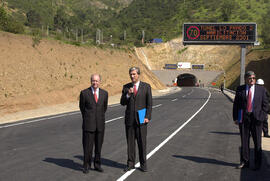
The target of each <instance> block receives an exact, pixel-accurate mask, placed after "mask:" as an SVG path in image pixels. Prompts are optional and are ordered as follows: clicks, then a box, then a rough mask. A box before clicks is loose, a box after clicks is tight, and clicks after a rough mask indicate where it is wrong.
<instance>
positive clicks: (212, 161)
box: [173, 155, 237, 167]
mask: <svg viewBox="0 0 270 181" xmlns="http://www.w3.org/2000/svg"><path fill="white" fill-rule="evenodd" d="M173 157H176V158H182V159H186V160H190V161H194V162H197V163H210V164H215V165H224V166H229V167H235V166H237V164H236V163H228V162H224V161H220V160H216V159H212V158H202V157H197V156H182V155H173Z"/></svg>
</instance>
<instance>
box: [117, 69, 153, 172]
mask: <svg viewBox="0 0 270 181" xmlns="http://www.w3.org/2000/svg"><path fill="white" fill-rule="evenodd" d="M129 75H130V79H131V83H128V84H126V85H124V86H123V90H122V96H121V100H120V103H121V105H123V106H126V112H125V128H126V139H127V152H128V160H127V167H126V168H125V169H124V171H129V170H131V169H134V168H135V155H136V154H135V139H136V140H137V144H138V150H139V160H140V169H141V171H143V172H147V165H146V135H147V123H148V122H149V120H151V112H152V92H151V86H150V85H149V84H147V83H145V82H142V81H140V79H139V76H140V69H139V68H138V67H132V68H130V69H129ZM144 108H145V109H146V114H145V118H144V123H142V124H140V122H139V118H138V112H137V111H138V110H142V109H144Z"/></svg>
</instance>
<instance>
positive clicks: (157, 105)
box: [152, 104, 162, 109]
mask: <svg viewBox="0 0 270 181" xmlns="http://www.w3.org/2000/svg"><path fill="white" fill-rule="evenodd" d="M160 106H162V104H158V105H155V106H153V107H152V108H153V109H154V108H157V107H160Z"/></svg>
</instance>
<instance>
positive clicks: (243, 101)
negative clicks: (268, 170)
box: [233, 71, 268, 170]
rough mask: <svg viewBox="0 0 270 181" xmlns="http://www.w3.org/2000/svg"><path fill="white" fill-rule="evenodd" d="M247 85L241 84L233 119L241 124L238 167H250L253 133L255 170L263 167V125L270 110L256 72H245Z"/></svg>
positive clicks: (234, 105) (236, 96)
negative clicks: (258, 83)
mask: <svg viewBox="0 0 270 181" xmlns="http://www.w3.org/2000/svg"><path fill="white" fill-rule="evenodd" d="M245 82H246V84H245V85H242V86H239V87H238V88H237V91H236V95H235V99H234V103H233V120H234V122H235V124H237V125H239V130H240V136H241V148H240V165H238V166H237V168H248V167H249V160H250V155H249V151H250V148H249V142H250V141H249V139H250V134H251V135H252V138H253V142H254V153H255V154H254V155H255V156H254V158H255V167H254V170H258V169H260V167H261V160H262V147H261V143H262V125H263V121H264V119H265V116H266V112H267V110H268V100H267V97H266V90H265V88H264V87H262V86H258V85H255V82H256V80H255V73H254V72H253V71H248V72H247V73H246V74H245Z"/></svg>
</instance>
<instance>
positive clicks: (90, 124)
mask: <svg viewBox="0 0 270 181" xmlns="http://www.w3.org/2000/svg"><path fill="white" fill-rule="evenodd" d="M100 81H101V77H100V75H98V74H93V75H91V87H89V88H87V89H84V90H82V91H81V94H80V110H81V113H82V119H83V124H82V130H83V136H82V143H83V153H84V158H83V172H84V173H89V169H90V168H91V160H92V151H93V145H94V144H95V159H94V168H95V170H97V171H99V172H103V169H102V168H101V163H100V157H101V156H100V155H101V147H102V143H103V138H104V130H105V112H106V110H107V106H108V92H107V91H105V90H103V89H101V88H99V85H100Z"/></svg>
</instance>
